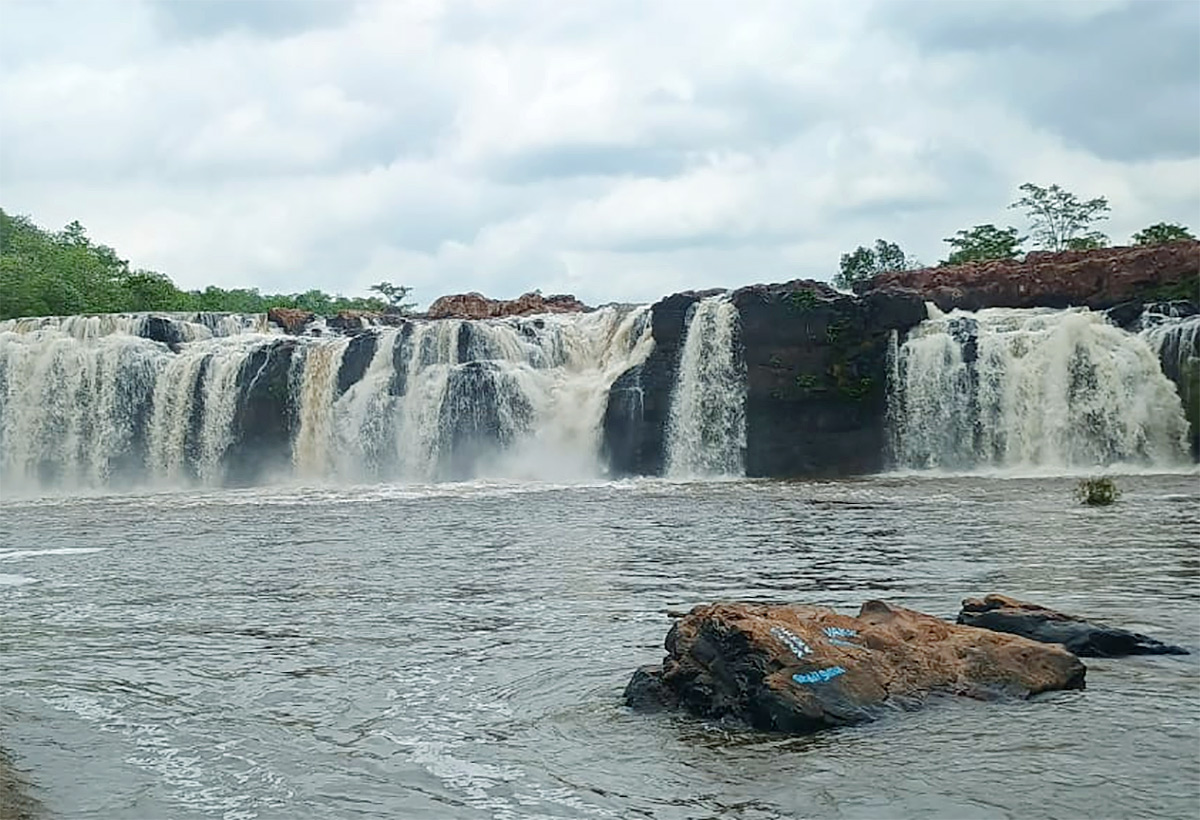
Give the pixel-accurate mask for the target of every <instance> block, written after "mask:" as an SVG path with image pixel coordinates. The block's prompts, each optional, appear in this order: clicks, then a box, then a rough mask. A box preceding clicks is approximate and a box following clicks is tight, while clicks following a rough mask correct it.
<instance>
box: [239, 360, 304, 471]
mask: <svg viewBox="0 0 1200 820" xmlns="http://www.w3.org/2000/svg"><path fill="white" fill-rule="evenodd" d="M295 352H296V341H295V340H294V339H280V340H279V341H275V342H270V343H268V344H264V345H263V346H262V347H260V348H259V349H257V350H255V351H254V353H252V354H251V355H250V356H249V358H247V359H246V362H245V364H243V365H242V369H241V372H240V373H239V374H238V380H237V390H238V401H237V408H236V410H235V411H234V420H233V424H234V430H235V436H234V443H233V444H232V445H230V447H229V449H228V450H227V451H226V454H225V461H224V463H225V476H226V480H227V482H228V483H230V484H233V485H249V484H256V483H258V482H260V481H261V480H262V479H264V478H265V477H267V476H268V475H269V474H270V473H271V472H272V471H274V470H279V469H283V468H284V467H286V466H288V464H289V462H290V459H291V452H292V451H291V441H292V433H293V432H294V431H293V427H294V426H295V416H296V408H295V406H294V404H293V399H292V395H291V394H292V391H291V390H290V374H291V367H292V358H293V356H294V354H295Z"/></svg>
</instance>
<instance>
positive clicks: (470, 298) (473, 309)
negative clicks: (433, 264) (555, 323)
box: [425, 291, 591, 319]
mask: <svg viewBox="0 0 1200 820" xmlns="http://www.w3.org/2000/svg"><path fill="white" fill-rule="evenodd" d="M590 309H591V308H589V307H588V306H587V305H585V304H584V303H583V302H581V301H579V300H578V299H576V298H575V297H574V296H568V295H566V294H555V295H551V296H542V294H540V293H538V292H537V291H534V292H533V293H526V294H524V295H522V296H519V297H517V298H516V299H489V298H487V297H486V296H484V295H483V294H482V293H458V294H454V295H452V296H442V297H440V298H439V299H438V300H437V301H435V302H434V303H433V304H432V305H430V306H429V311H428V312H427V313H426V314H425V316H426V318H429V319H496V318H499V317H501V316H529V315H531V314H535V313H583V312H585V311H588V310H590Z"/></svg>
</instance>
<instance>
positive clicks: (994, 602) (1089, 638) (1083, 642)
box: [958, 595, 1188, 658]
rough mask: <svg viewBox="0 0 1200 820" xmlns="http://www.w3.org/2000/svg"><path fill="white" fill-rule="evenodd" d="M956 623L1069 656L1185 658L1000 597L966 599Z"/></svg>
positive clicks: (1141, 639)
mask: <svg viewBox="0 0 1200 820" xmlns="http://www.w3.org/2000/svg"><path fill="white" fill-rule="evenodd" d="M958 623H960V624H965V625H967V626H974V627H979V628H981V629H991V630H993V631H996V632H1007V633H1010V634H1013V635H1021V636H1023V637H1026V638H1030V639H1032V640H1035V641H1041V642H1043V643H1056V644H1062V645H1063V646H1065V647H1066V648H1067V649H1068V650H1069V651H1070V652H1073V653H1075V654H1076V655H1079V656H1081V657H1085V658H1119V657H1122V656H1125V655H1187V654H1188V651H1187V650H1186V649H1184V648H1183V647H1180V646H1172V645H1170V644H1164V643H1162V642H1161V641H1156V640H1154V639H1153V638H1148V637H1146V636H1145V635H1139V634H1138V633H1136V632H1129V631H1128V630H1125V629H1117V628H1115V627H1110V626H1104V625H1103V624H1095V623H1089V622H1088V621H1085V620H1083V619H1082V618H1077V617H1075V616H1074V615H1064V614H1063V613H1061V612H1055V611H1054V610H1053V609H1047V608H1046V607H1043V606H1039V605H1037V604H1031V603H1026V602H1025V601H1017V600H1015V599H1013V598H1007V597H1005V596H1003V595H988V596H986V597H985V598H983V599H982V600H980V599H978V598H967V599H966V600H964V601H963V604H962V611H961V612H959V613H958Z"/></svg>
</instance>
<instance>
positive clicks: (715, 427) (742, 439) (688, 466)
mask: <svg viewBox="0 0 1200 820" xmlns="http://www.w3.org/2000/svg"><path fill="white" fill-rule="evenodd" d="M691 313H692V316H691V320H690V321H689V322H688V326H687V336H686V338H685V340H684V344H683V352H682V354H681V355H680V359H679V375H678V377H677V379H676V382H675V390H674V392H673V394H672V396H671V411H670V415H669V418H668V422H667V445H666V466H667V475H668V476H672V477H695V476H721V475H724V476H740V475H743V474H744V472H745V468H744V464H743V454H744V451H745V448H746V369H745V362H744V361H743V359H742V357H741V355H739V351H738V350H737V332H738V313H737V307H735V306H734V304H733V302H732V301H730V300H729V298H728V297H726V296H724V295H719V296H710V297H708V298H706V299H703V300H701V301H700V302H698V303H696V305H695V306H694V307H693V308H692V311H691Z"/></svg>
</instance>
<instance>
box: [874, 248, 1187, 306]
mask: <svg viewBox="0 0 1200 820" xmlns="http://www.w3.org/2000/svg"><path fill="white" fill-rule="evenodd" d="M887 288H906V289H910V290H914V291H916V292H917V293H918V294H920V296H921V298H923V299H927V300H929V301H931V302H934V303H935V304H936V305H937V306H938V307H939V308H940V309H942V310H944V311H948V310H952V309H954V308H962V309H963V310H980V309H981V308H988V307H1014V308H1028V307H1049V308H1065V307H1069V306H1073V305H1074V306H1086V307H1089V308H1092V309H1093V310H1106V309H1108V308H1112V307H1115V306H1117V305H1119V304H1121V303H1123V302H1129V301H1135V300H1140V301H1153V300H1158V299H1172V298H1175V299H1194V298H1195V295H1196V293H1197V291H1198V290H1200V242H1196V241H1192V240H1187V241H1182V242H1170V243H1167V244H1163V245H1148V246H1137V247H1132V248H1100V249H1098V250H1092V251H1065V252H1062V253H1048V252H1034V253H1030V254H1027V255H1026V256H1025V259H1024V260H1023V261H1020V262H1018V261H1016V260H1007V259H1006V260H996V261H991V262H972V263H969V264H966V265H947V266H946V267H941V268H925V269H922V270H912V271H893V272H890V273H883V274H880V275H879V276H876V277H875V278H874V279H871V280H870V281H868V282H865V283H863V284H862V285H860V286H856V287H855V290H856V291H858V292H860V293H869V292H871V291H874V290H880V289H887Z"/></svg>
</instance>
